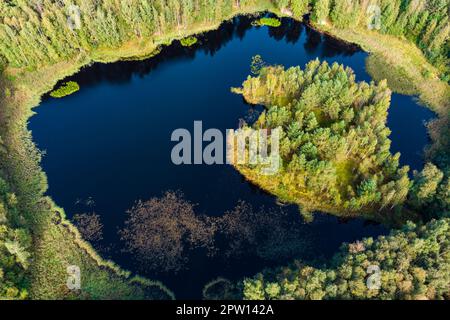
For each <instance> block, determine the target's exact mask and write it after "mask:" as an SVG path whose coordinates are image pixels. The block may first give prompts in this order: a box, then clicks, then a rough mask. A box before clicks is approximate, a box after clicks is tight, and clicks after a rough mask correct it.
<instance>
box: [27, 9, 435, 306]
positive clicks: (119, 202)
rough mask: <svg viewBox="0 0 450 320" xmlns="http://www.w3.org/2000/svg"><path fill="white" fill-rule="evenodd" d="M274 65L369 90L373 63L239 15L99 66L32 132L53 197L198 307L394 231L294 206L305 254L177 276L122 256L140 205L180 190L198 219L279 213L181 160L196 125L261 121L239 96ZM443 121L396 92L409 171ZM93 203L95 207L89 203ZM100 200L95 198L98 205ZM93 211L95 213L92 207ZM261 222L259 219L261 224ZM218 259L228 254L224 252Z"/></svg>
mask: <svg viewBox="0 0 450 320" xmlns="http://www.w3.org/2000/svg"><path fill="white" fill-rule="evenodd" d="M256 54H260V55H261V56H262V57H263V59H264V60H265V61H266V62H267V63H270V64H282V65H284V66H286V67H289V66H297V65H299V66H301V67H303V66H304V65H305V64H306V63H307V62H308V61H310V60H312V59H315V58H319V59H321V60H326V61H328V62H330V63H332V62H339V63H343V64H345V65H346V66H350V67H351V68H352V69H353V70H354V71H355V73H356V76H357V80H365V81H370V76H369V75H368V74H367V73H366V71H365V59H366V57H367V54H366V53H365V52H363V51H361V50H360V49H358V48H357V47H354V46H351V45H348V44H345V43H343V42H340V41H338V40H336V39H333V38H330V37H328V36H326V35H323V34H320V33H318V32H316V31H314V30H312V29H311V28H309V27H307V26H305V25H303V24H301V23H296V22H294V21H292V20H289V19H284V20H283V24H282V26H281V27H280V28H268V27H254V26H252V25H251V20H250V19H248V18H236V19H234V20H233V21H230V22H227V23H224V24H223V25H222V26H221V27H220V29H218V30H216V31H211V32H207V33H205V34H204V35H202V36H201V37H200V41H199V44H197V45H195V46H194V47H191V48H183V47H181V46H180V45H179V43H178V42H174V43H173V44H172V45H170V46H168V47H165V48H164V49H163V50H162V52H161V53H160V54H159V55H158V56H156V57H153V58H150V59H147V60H144V61H123V62H117V63H113V64H107V65H105V64H94V65H92V66H89V67H86V68H84V69H83V70H81V71H80V72H79V73H78V74H76V75H74V76H71V77H69V78H68V79H66V80H65V81H67V80H74V81H77V82H78V83H79V84H80V86H81V90H80V91H79V92H78V93H76V94H74V95H71V96H68V97H65V98H63V99H52V98H48V97H46V98H44V100H43V102H42V103H41V105H40V106H39V107H38V108H36V109H35V112H36V113H37V114H36V115H35V116H33V117H32V118H31V120H30V123H29V128H30V130H32V133H33V138H34V141H35V143H36V144H37V146H38V147H39V148H40V149H41V150H44V151H45V152H46V155H45V156H44V158H43V161H42V166H43V169H44V170H45V172H46V173H47V176H48V181H49V190H48V194H49V195H50V196H51V197H52V198H53V199H54V200H55V201H56V203H57V204H58V205H59V206H61V207H63V208H64V209H65V211H66V213H67V215H68V217H72V216H73V215H74V214H76V213H83V212H92V211H95V212H96V213H97V214H99V215H100V216H101V218H102V222H103V224H104V233H105V234H104V240H103V242H102V244H101V246H102V247H105V248H107V249H108V250H105V253H104V254H103V255H104V256H106V257H108V258H109V257H110V258H112V259H114V261H116V262H117V263H118V264H120V265H121V266H123V267H124V268H127V269H130V270H132V271H135V272H138V273H140V274H142V275H144V276H148V277H151V278H156V279H160V280H162V281H163V282H164V283H165V284H167V285H168V287H169V288H170V289H172V290H174V291H175V294H176V295H177V297H178V298H199V297H201V289H202V287H203V285H204V284H205V283H206V282H208V281H210V280H212V279H214V278H216V277H218V276H224V277H226V278H229V279H232V280H235V279H239V278H241V277H243V276H251V275H253V274H255V273H256V272H258V271H259V270H262V269H263V268H264V267H266V266H273V265H280V264H282V263H287V262H289V261H291V260H293V259H295V258H302V259H305V260H313V259H315V258H317V257H325V258H327V257H330V256H331V255H332V254H333V253H334V252H335V251H336V250H337V249H338V248H339V246H340V244H341V243H342V242H349V241H355V240H356V239H360V238H361V237H365V236H377V235H379V234H385V233H387V230H386V229H385V228H384V227H382V226H379V225H374V224H371V223H368V222H365V221H362V220H358V219H355V220H351V221H342V220H339V219H337V218H335V217H332V216H327V215H321V214H318V215H316V217H315V219H314V221H313V222H312V223H308V224H307V223H303V221H302V218H301V216H300V214H298V211H297V210H298V209H297V208H296V207H292V206H289V207H282V210H284V211H286V212H288V213H289V214H290V219H292V220H293V223H297V224H298V225H299V229H300V230H301V231H300V232H298V234H297V235H296V237H297V238H298V241H300V242H302V243H304V247H305V248H307V249H305V250H304V251H302V250H300V249H299V250H298V251H297V252H295V254H292V256H286V257H284V258H283V259H276V261H273V260H270V259H269V260H267V259H260V258H256V257H252V256H251V255H250V256H247V257H246V258H244V259H243V258H235V259H233V257H231V258H230V259H220V258H214V259H208V258H207V257H204V256H200V257H198V255H194V256H192V257H191V259H190V261H189V263H188V264H187V267H188V269H186V270H183V271H181V272H179V273H177V274H172V273H157V272H156V271H154V270H145V268H142V267H139V266H138V265H137V264H136V263H135V262H134V259H133V257H132V256H130V255H129V254H127V253H124V252H123V251H122V250H121V249H122V248H123V244H122V242H121V241H120V239H119V236H118V235H117V230H118V229H119V228H121V227H122V226H123V223H124V220H125V218H126V214H125V212H126V211H127V209H129V208H131V207H132V206H133V204H134V203H135V201H137V200H139V199H142V200H147V199H149V198H151V197H155V196H161V195H162V194H163V193H164V192H165V191H166V190H180V191H182V192H183V193H184V195H185V198H186V199H188V200H189V201H192V202H194V203H196V204H198V205H197V207H196V211H197V212H198V213H205V214H208V215H214V216H215V215H221V214H222V213H224V212H225V211H227V210H231V209H232V208H234V207H235V206H236V204H237V203H238V201H239V200H244V201H246V202H247V203H249V204H251V205H252V206H254V207H255V208H259V207H261V206H264V207H265V208H267V209H270V208H278V207H279V205H278V204H277V203H276V201H275V199H274V198H273V197H272V196H270V195H267V194H265V193H263V192H261V191H259V190H258V189H257V188H255V187H253V186H251V185H250V184H249V183H247V182H246V181H245V180H243V179H242V177H241V176H240V175H239V174H238V173H237V172H236V171H235V170H234V169H233V168H232V167H231V166H228V165H216V166H207V165H195V166H194V165H191V166H188V165H183V166H175V165H174V164H172V162H171V158H170V155H171V150H172V147H173V146H174V145H175V143H174V142H171V140H170V138H171V134H172V131H173V130H175V129H177V128H186V129H188V130H190V131H192V130H193V124H194V121H195V120H201V121H203V127H204V129H205V130H206V129H208V128H218V129H220V130H221V131H222V132H224V131H225V129H228V128H236V127H238V124H239V121H240V119H246V120H251V119H252V117H254V116H255V112H257V110H255V109H254V108H252V107H250V106H248V105H246V104H245V103H244V102H243V100H242V97H240V96H237V95H235V94H233V93H231V92H230V88H231V87H236V86H240V85H241V83H242V82H243V81H244V80H245V79H246V78H247V76H248V75H249V74H250V62H251V58H252V56H254V55H256ZM432 116H433V114H432V113H431V112H430V111H429V110H428V109H425V108H423V107H421V106H419V105H418V104H417V103H416V102H415V100H414V98H412V97H408V96H401V95H397V94H393V97H392V106H391V108H390V111H389V118H388V125H389V127H390V129H391V130H392V134H391V139H392V141H393V143H392V151H393V152H397V151H399V152H401V154H402V156H401V163H402V164H405V165H409V166H410V167H411V168H413V169H418V170H420V169H421V167H422V166H423V163H422V156H421V154H422V150H423V148H424V146H425V145H426V144H427V142H428V138H427V133H426V129H425V126H424V121H426V120H429V119H430V118H431V117H432ZM88 199H89V200H88ZM91 200H92V201H91ZM87 203H89V205H87ZM256 223H258V222H257V221H255V224H256ZM219 256H220V253H219Z"/></svg>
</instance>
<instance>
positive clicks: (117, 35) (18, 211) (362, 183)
mask: <svg viewBox="0 0 450 320" xmlns="http://www.w3.org/2000/svg"><path fill="white" fill-rule="evenodd" d="M370 4H376V5H377V6H378V8H379V9H380V10H379V15H378V16H374V15H373V11H371V10H369V2H366V1H359V0H349V1H338V0H273V1H269V0H218V1H201V0H186V1H178V0H155V1H154V0H151V1H150V0H149V1H134V0H126V1H101V2H99V1H93V0H92V1H91V0H75V1H66V0H61V1H50V0H42V1H37V2H28V1H22V0H7V1H2V2H1V3H0V298H2V299H173V298H175V297H174V295H173V293H172V292H171V291H170V290H169V289H168V288H166V287H165V286H164V285H163V284H162V283H160V282H158V281H151V280H148V279H144V278H141V277H137V276H132V275H131V274H130V272H128V271H125V270H123V269H121V268H120V267H119V266H117V265H116V264H114V263H113V262H112V261H107V260H105V259H103V258H102V257H100V256H99V255H98V253H97V252H96V251H95V250H94V249H93V248H92V246H91V245H90V244H89V243H88V242H86V241H85V239H83V237H82V235H81V234H80V232H79V230H77V228H75V227H74V225H73V224H72V223H71V222H70V221H69V220H68V219H67V218H66V217H65V214H64V210H63V209H62V208H59V207H58V206H57V205H56V204H55V203H54V202H53V200H52V199H51V198H50V197H48V196H47V195H46V192H47V189H48V185H47V178H46V176H45V173H44V172H43V170H42V168H41V166H40V162H41V158H42V154H41V152H40V151H39V150H38V149H37V147H36V146H35V145H34V143H33V140H32V135H31V132H30V131H29V130H28V129H27V122H28V119H29V117H30V116H31V115H32V108H33V107H35V106H37V105H38V104H39V101H40V99H41V97H42V96H43V95H44V94H46V93H48V92H50V91H52V90H53V89H54V86H55V85H56V84H57V83H58V81H60V80H62V79H64V78H65V77H66V76H68V75H71V74H73V73H76V72H77V71H78V70H79V69H80V68H82V67H83V66H87V65H89V64H91V63H92V62H95V61H96V62H115V61H118V60H121V59H140V58H145V57H149V56H151V55H152V54H156V53H158V52H159V51H160V50H161V48H162V47H164V46H166V45H168V44H170V43H172V41H174V40H180V41H182V43H184V44H186V45H187V46H191V45H192V46H194V44H195V43H196V40H194V39H196V38H190V37H194V36H195V35H196V34H199V33H201V32H204V31H206V30H210V29H214V28H216V27H217V26H218V25H220V23H222V22H223V21H225V20H228V19H230V18H232V17H234V16H236V15H253V14H258V13H262V12H271V13H273V14H275V15H278V16H279V17H290V18H293V19H298V20H305V21H307V23H309V24H310V25H312V26H314V27H315V28H317V29H318V30H320V31H323V32H326V33H327V34H330V35H332V36H335V37H337V38H339V39H343V40H345V41H349V42H352V43H356V44H358V45H359V46H361V47H362V48H363V49H364V50H366V51H368V52H370V54H371V55H370V57H369V59H368V61H367V67H368V71H369V73H370V74H371V76H372V77H373V79H374V80H375V82H373V83H364V82H357V81H356V80H355V78H354V75H353V73H352V71H351V70H350V69H348V68H346V67H345V66H342V65H337V64H333V65H328V64H326V63H321V62H320V61H313V62H311V63H309V64H308V65H307V66H306V67H305V68H304V69H301V68H299V67H294V68H289V69H284V68H283V67H281V66H264V67H263V68H258V69H257V70H255V71H256V72H257V74H255V76H254V77H251V78H249V79H248V80H247V81H246V82H244V85H243V88H242V89H240V90H238V92H239V93H242V94H243V96H244V97H245V99H246V100H247V101H248V102H250V103H252V104H262V105H264V106H265V109H266V110H265V112H264V113H263V114H262V115H261V117H260V118H259V119H258V120H257V122H256V123H255V124H254V125H255V126H268V127H270V128H275V127H282V129H283V133H284V135H283V140H282V148H281V151H282V158H283V166H282V171H281V173H280V174H279V175H278V176H277V177H276V178H275V179H273V178H272V179H270V180H269V179H265V178H264V177H261V176H260V175H258V168H252V167H240V168H238V169H239V170H240V171H241V172H242V174H243V175H244V176H245V177H246V178H248V179H249V180H251V181H253V182H254V183H255V184H257V185H259V186H260V187H261V188H263V189H265V190H268V191H269V192H271V193H273V194H275V195H276V196H277V197H279V198H280V199H281V200H283V201H287V202H293V203H297V204H299V205H300V206H301V207H302V210H304V211H305V212H309V211H315V210H323V211H326V212H330V213H333V214H335V215H338V216H358V215H360V216H364V217H372V218H374V217H375V219H382V220H383V219H387V220H394V221H395V222H396V225H398V224H399V223H401V224H403V226H402V227H400V228H399V229H395V230H393V231H392V233H391V235H390V236H387V237H380V238H378V239H364V240H362V241H360V242H357V243H353V244H345V245H343V247H342V250H341V252H340V253H339V254H338V255H337V256H336V258H335V259H334V260H333V261H332V262H331V263H329V264H327V265H326V266H324V267H323V268H318V267H311V266H307V265H304V264H303V263H302V262H301V261H298V262H294V263H293V264H291V265H290V266H287V267H280V268H278V269H272V270H265V271H263V272H262V273H261V274H260V275H257V276H255V277H254V278H248V279H245V280H242V281H240V282H239V283H238V284H231V283H228V282H226V284H225V285H224V286H223V283H224V282H223V281H217V282H213V283H211V284H210V285H209V286H207V287H206V288H205V297H214V298H217V297H218V298H223V297H230V296H232V297H237V298H244V299H336V298H344V299H349V298H358V299H366V298H377V299H449V298H450V287H449V283H450V256H449V251H448V246H449V237H450V229H449V221H448V216H449V212H450V166H449V157H450V155H449V152H450V144H449V137H450V126H449V108H450V103H449V101H450V89H449V84H448V83H449V81H450V63H449V59H450V58H449V56H450V55H449V49H450V41H449V32H450V23H449V15H448V12H449V8H450V3H449V1H448V0H423V1H412V0H411V1H410V0H394V1H392V0H379V1H374V2H373V3H370ZM73 5H76V8H75V9H74V7H73ZM258 19H259V17H258ZM374 19H379V21H378V20H377V21H374ZM68 21H70V23H69V27H68V24H67V23H68ZM368 22H369V24H368ZM262 24H269V25H271V27H276V26H277V25H278V22H276V20H266V22H265V23H262ZM368 25H370V26H371V28H368ZM183 39H184V40H183ZM194 47H195V46H194ZM385 79H386V80H387V81H385ZM67 90H68V91H67V92H66V91H65V90H64V89H63V90H62V92H58V91H56V92H57V93H56V95H57V96H63V95H65V94H66V93H69V92H70V93H72V92H74V91H76V90H78V88H77V87H76V86H72V87H71V88H70V87H69V88H67ZM390 90H393V91H396V92H402V93H406V94H410V95H416V96H418V98H419V99H420V101H421V102H422V103H423V104H424V105H426V106H427V107H429V108H430V109H432V110H433V111H434V112H435V113H436V115H437V119H436V120H435V121H433V122H432V123H430V124H429V125H428V127H429V134H430V137H431V140H432V143H431V145H430V147H429V148H427V150H426V162H427V163H426V165H425V167H424V169H423V170H422V171H420V172H414V173H413V174H412V176H411V177H410V176H408V168H406V167H401V166H400V165H399V157H401V155H392V154H391V153H390V150H389V146H390V141H389V129H388V128H387V127H386V114H387V112H389V111H388V108H389V100H390ZM139 209H140V208H139V207H137V208H135V210H136V211H138V212H139ZM407 220H414V224H413V223H411V222H407ZM268 221H269V220H268ZM124 236H125V237H126V233H125V235H124ZM141 248H142V247H132V248H131V249H132V250H133V249H135V250H136V249H141ZM144 249H145V248H144ZM294 259H295V257H293V260H294ZM69 264H71V265H72V264H77V265H80V266H81V268H82V269H83V276H84V281H86V282H88V283H89V286H85V287H83V288H82V289H81V290H80V291H77V292H70V291H68V290H67V288H66V287H65V283H66V279H67V270H66V268H67V266H68V265H69ZM369 264H375V265H379V266H380V268H381V269H382V273H381V288H382V289H381V290H378V289H374V290H367V288H366V287H365V286H364V284H365V282H364V280H365V276H366V273H365V271H366V268H367V266H368V265H369ZM217 284H221V285H222V286H221V290H218V292H216V293H214V294H211V290H212V289H214V288H215V285H217ZM223 288H225V289H223ZM222 289H223V290H222Z"/></svg>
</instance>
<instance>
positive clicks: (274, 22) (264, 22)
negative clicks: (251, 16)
mask: <svg viewBox="0 0 450 320" xmlns="http://www.w3.org/2000/svg"><path fill="white" fill-rule="evenodd" d="M252 24H253V25H254V26H268V27H274V28H277V27H279V26H281V20H280V19H277V18H267V17H264V18H261V19H259V20H256V21H254V22H253V23H252Z"/></svg>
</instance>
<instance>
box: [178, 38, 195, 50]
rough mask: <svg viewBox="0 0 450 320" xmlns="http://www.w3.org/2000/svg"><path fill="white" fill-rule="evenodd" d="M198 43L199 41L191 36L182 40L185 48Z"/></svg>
mask: <svg viewBox="0 0 450 320" xmlns="http://www.w3.org/2000/svg"><path fill="white" fill-rule="evenodd" d="M197 42H198V39H197V38H196V37H194V36H190V37H187V38H184V39H181V40H180V43H181V45H182V46H183V47H191V46H193V45H194V44H196V43H197Z"/></svg>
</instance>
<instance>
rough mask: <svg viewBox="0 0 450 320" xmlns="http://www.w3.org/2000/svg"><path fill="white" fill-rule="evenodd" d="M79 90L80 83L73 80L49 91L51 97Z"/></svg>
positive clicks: (60, 96) (64, 95)
mask: <svg viewBox="0 0 450 320" xmlns="http://www.w3.org/2000/svg"><path fill="white" fill-rule="evenodd" d="M79 90H80V85H79V84H78V83H76V82H75V81H68V82H64V83H63V84H62V85H61V86H60V87H59V88H58V89H56V90H54V91H52V92H50V96H51V97H53V98H63V97H66V96H69V95H71V94H73V93H75V92H77V91H79Z"/></svg>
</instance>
